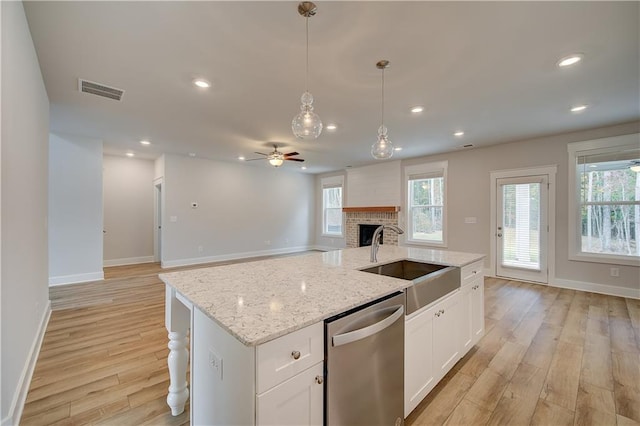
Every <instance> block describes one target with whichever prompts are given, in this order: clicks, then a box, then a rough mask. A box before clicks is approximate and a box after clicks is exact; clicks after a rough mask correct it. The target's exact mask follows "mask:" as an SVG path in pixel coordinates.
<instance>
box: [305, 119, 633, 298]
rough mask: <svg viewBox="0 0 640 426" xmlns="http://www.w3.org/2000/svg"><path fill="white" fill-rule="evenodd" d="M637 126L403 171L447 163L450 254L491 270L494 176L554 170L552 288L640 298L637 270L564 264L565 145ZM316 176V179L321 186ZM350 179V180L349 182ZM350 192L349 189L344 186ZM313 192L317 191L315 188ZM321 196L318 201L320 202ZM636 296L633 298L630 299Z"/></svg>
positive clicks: (462, 154)
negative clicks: (474, 256)
mask: <svg viewBox="0 0 640 426" xmlns="http://www.w3.org/2000/svg"><path fill="white" fill-rule="evenodd" d="M639 130H640V123H639V122H633V123H627V124H623V125H618V126H611V127H604V128H599V129H593V130H588V131H582V132H575V133H567V134H562V135H556V136H549V137H544V138H538V139H532V140H526V141H519V142H513V143H508V144H500V145H494V146H489V147H486V148H478V149H471V150H464V151H456V152H451V153H447V154H440V155H433V156H427V157H420V158H413V159H408V160H403V161H402V167H403V168H404V167H405V166H407V165H412V164H420V163H424V162H432V161H442V160H448V161H449V168H448V182H447V185H448V190H447V194H448V197H449V198H448V203H447V208H448V213H447V215H448V235H447V237H448V242H447V245H448V249H449V250H454V251H469V252H475V253H484V254H486V255H487V258H486V260H485V267H489V262H490V259H489V254H490V253H489V251H490V223H489V221H490V217H489V216H490V200H489V194H490V180H489V174H490V172H491V171H495V170H507V169H516V168H525V167H534V166H547V165H557V166H558V169H557V170H558V172H557V176H556V212H555V214H556V240H555V252H556V256H555V269H556V274H555V275H556V277H555V278H554V277H550V279H551V284H553V285H557V286H563V287H571V288H582V289H586V290H590V291H601V292H607V291H609V290H613V292H614V293H617V294H638V289H639V288H640V284H639V283H638V277H640V268H638V267H634V266H623V265H615V266H616V267H617V268H619V271H620V276H619V277H615V278H614V277H611V276H610V275H609V268H610V267H611V265H609V264H604V263H589V262H578V261H570V260H569V258H568V250H569V248H568V234H567V233H568V197H569V190H568V170H567V164H568V154H567V144H568V143H570V142H578V141H584V140H591V139H597V138H604V137H609V136H617V135H622V134H631V133H637V132H638V131H639ZM323 176H329V174H327V175H320V176H318V177H317V178H316V179H317V181H318V182H319V180H320V179H321V178H322V177H323ZM347 179H348V176H347ZM347 187H348V183H347ZM316 191H320V190H319V188H318V185H316ZM319 196H321V195H316V199H317V200H318V199H319V198H318V197H319ZM405 198H406V197H405V195H403V196H402V207H401V208H402V209H401V212H400V217H399V218H400V221H399V222H400V226H401V227H403V228H405V227H406V219H405V218H406V211H407V209H406V199H405ZM465 217H476V218H477V223H475V224H468V223H464V218H465ZM320 233H321V229H320V227H316V241H319V242H321V243H319V245H326V244H324V243H323V242H324V241H325V240H327V239H325V238H322V236H321V234H320ZM634 291H635V293H634Z"/></svg>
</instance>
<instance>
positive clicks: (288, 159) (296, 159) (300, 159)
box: [285, 158, 304, 162]
mask: <svg viewBox="0 0 640 426" xmlns="http://www.w3.org/2000/svg"><path fill="white" fill-rule="evenodd" d="M285 160H287V161H300V162H303V161H304V160H303V159H302V158H285Z"/></svg>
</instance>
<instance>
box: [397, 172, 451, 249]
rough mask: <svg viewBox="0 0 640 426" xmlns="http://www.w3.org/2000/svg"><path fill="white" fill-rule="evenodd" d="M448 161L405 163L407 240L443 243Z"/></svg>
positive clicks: (434, 243) (445, 222)
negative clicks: (410, 164)
mask: <svg viewBox="0 0 640 426" xmlns="http://www.w3.org/2000/svg"><path fill="white" fill-rule="evenodd" d="M447 166H448V162H446V161H440V162H434V163H425V164H417V165H412V166H407V167H405V179H406V180H405V182H406V189H407V192H406V196H407V198H406V200H407V216H406V218H407V230H406V231H407V242H408V243H411V244H424V245H435V246H439V247H446V234H447V232H446V231H447V209H446V199H447V197H446V194H447V191H446V185H447Z"/></svg>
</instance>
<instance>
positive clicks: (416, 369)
mask: <svg viewBox="0 0 640 426" xmlns="http://www.w3.org/2000/svg"><path fill="white" fill-rule="evenodd" d="M437 309H438V307H437V306H434V307H432V308H429V309H427V310H425V311H423V312H421V313H418V314H417V315H415V316H413V317H410V318H409V319H407V321H406V323H405V325H404V336H405V337H404V348H405V349H404V357H405V361H404V416H405V417H407V416H408V415H409V413H411V412H412V411H413V409H414V408H416V406H417V405H418V404H420V401H422V400H423V399H424V397H425V396H426V395H427V394H428V393H429V391H431V389H433V387H434V386H435V385H436V377H435V371H434V363H433V325H434V324H433V323H434V319H435V318H436V316H435V312H436V311H437Z"/></svg>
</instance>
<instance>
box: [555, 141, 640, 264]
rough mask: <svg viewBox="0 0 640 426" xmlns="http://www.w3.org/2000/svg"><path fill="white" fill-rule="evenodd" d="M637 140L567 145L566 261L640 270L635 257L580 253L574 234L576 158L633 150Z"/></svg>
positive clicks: (577, 193) (577, 190)
mask: <svg viewBox="0 0 640 426" xmlns="http://www.w3.org/2000/svg"><path fill="white" fill-rule="evenodd" d="M639 140H640V134H639V133H633V134H630V135H622V136H614V137H610V138H603V139H593V140H589V141H583V142H573V143H570V144H567V151H568V153H569V159H568V166H569V167H568V174H569V182H568V187H567V189H568V197H567V198H568V199H569V208H568V216H569V218H568V219H569V220H568V222H569V230H568V239H569V241H568V243H569V244H568V246H569V260H575V261H579V262H593V263H609V264H612V265H629V266H640V258H638V257H636V256H628V255H618V254H604V253H588V252H583V251H582V244H581V238H580V237H581V235H582V233H581V232H579V231H578V226H579V224H580V218H579V215H580V188H579V187H578V182H579V180H578V173H579V168H578V167H577V160H578V157H579V156H581V155H587V153H589V154H596V153H605V152H610V151H614V150H619V149H621V148H634V147H637V146H638V141H639Z"/></svg>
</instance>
